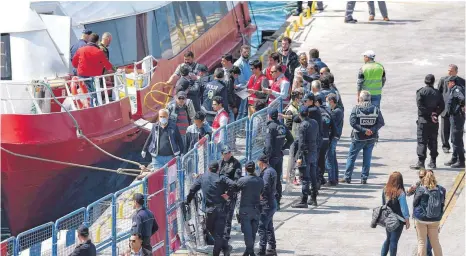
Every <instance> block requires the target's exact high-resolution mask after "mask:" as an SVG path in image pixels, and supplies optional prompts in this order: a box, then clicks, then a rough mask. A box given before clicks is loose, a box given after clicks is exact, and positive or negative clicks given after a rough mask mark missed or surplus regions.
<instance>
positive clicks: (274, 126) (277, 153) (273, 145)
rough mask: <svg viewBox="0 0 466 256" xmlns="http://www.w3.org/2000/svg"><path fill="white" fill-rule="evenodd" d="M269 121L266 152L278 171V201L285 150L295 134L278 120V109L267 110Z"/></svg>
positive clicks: (278, 199)
mask: <svg viewBox="0 0 466 256" xmlns="http://www.w3.org/2000/svg"><path fill="white" fill-rule="evenodd" d="M267 114H268V116H269V117H268V121H267V130H266V136H265V148H264V154H265V155H267V156H268V157H269V164H270V166H271V167H272V168H273V169H274V170H275V171H276V172H277V177H278V180H277V195H276V198H277V203H278V205H280V200H281V198H282V182H281V180H282V174H283V150H284V149H287V148H290V146H291V144H292V143H293V140H294V139H293V135H292V134H291V132H290V130H288V129H287V128H286V126H285V125H284V124H282V123H280V122H279V121H278V110H277V109H272V108H271V109H269V110H267Z"/></svg>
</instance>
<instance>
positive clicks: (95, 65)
mask: <svg viewBox="0 0 466 256" xmlns="http://www.w3.org/2000/svg"><path fill="white" fill-rule="evenodd" d="M98 41H99V35H97V34H96V33H92V34H91V35H90V36H89V42H88V44H87V45H86V46H84V47H81V48H79V49H78V51H77V52H76V54H75V55H74V57H73V60H72V64H73V67H75V68H76V69H77V74H78V76H79V77H80V78H92V77H94V76H100V75H102V70H103V69H104V68H105V69H106V70H107V72H108V73H113V72H114V70H113V66H112V63H110V61H108V60H107V57H106V56H105V53H104V52H103V51H102V50H100V48H99V46H98V45H97V42H98ZM84 82H85V84H86V86H87V89H88V91H89V92H90V93H92V94H91V107H93V106H95V105H94V100H96V103H95V104H97V95H96V94H95V93H94V92H95V91H96V90H95V86H94V81H93V80H92V79H89V80H85V81H84Z"/></svg>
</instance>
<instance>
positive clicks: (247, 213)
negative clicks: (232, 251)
mask: <svg viewBox="0 0 466 256" xmlns="http://www.w3.org/2000/svg"><path fill="white" fill-rule="evenodd" d="M239 215H240V220H241V231H242V232H243V234H244V243H245V245H246V253H249V254H253V253H254V243H255V242H256V234H257V229H258V228H259V218H260V212H259V209H254V208H252V207H244V208H240V211H239Z"/></svg>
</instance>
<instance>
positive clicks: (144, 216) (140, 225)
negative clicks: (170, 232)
mask: <svg viewBox="0 0 466 256" xmlns="http://www.w3.org/2000/svg"><path fill="white" fill-rule="evenodd" d="M131 219H132V221H133V226H132V228H131V232H132V233H133V234H141V236H142V237H143V238H147V237H151V236H152V235H153V234H154V233H155V232H157V230H159V225H157V221H156V220H155V217H154V214H153V213H152V212H151V211H149V210H147V209H146V208H144V207H142V208H140V209H139V210H138V211H137V212H136V213H135V214H134V215H133V217H132V218H131Z"/></svg>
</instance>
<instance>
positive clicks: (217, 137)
mask: <svg viewBox="0 0 466 256" xmlns="http://www.w3.org/2000/svg"><path fill="white" fill-rule="evenodd" d="M270 108H276V109H278V110H279V111H282V108H283V106H282V100H281V98H280V97H279V98H277V99H276V100H275V101H273V102H272V103H271V104H269V106H268V107H267V108H265V109H262V110H261V111H258V112H256V113H254V114H253V115H252V116H251V117H250V118H247V117H246V118H243V119H240V120H238V121H235V122H232V123H230V124H228V125H226V126H224V127H221V128H220V129H218V130H217V131H216V132H215V133H214V134H213V135H212V139H210V140H209V136H208V135H207V136H205V137H204V138H202V139H201V140H199V142H198V143H196V144H195V146H194V148H193V149H192V150H191V151H189V152H188V153H186V154H185V155H184V156H183V158H181V159H179V158H174V159H172V160H171V161H170V162H169V163H168V164H167V165H165V166H164V167H163V168H161V169H159V170H157V171H155V172H153V173H151V174H150V175H148V176H147V177H145V178H144V179H143V180H142V181H138V182H135V183H133V184H132V185H130V186H129V187H126V188H124V189H122V190H120V191H118V192H116V193H115V194H109V195H107V196H105V197H103V198H101V199H99V200H97V201H96V202H94V203H92V204H90V205H89V206H88V207H87V208H81V209H78V210H76V211H74V212H72V213H70V214H68V215H66V216H64V217H62V218H60V219H58V220H57V221H56V222H55V223H52V222H51V223H47V224H44V225H42V226H39V227H36V228H34V229H31V230H28V231H25V232H23V233H21V234H19V235H18V236H17V237H16V239H15V238H9V239H8V240H5V241H2V243H1V252H2V255H14V256H17V255H19V254H20V253H22V252H25V251H27V250H29V253H30V254H31V255H36V254H37V255H42V254H50V255H53V256H56V255H68V254H70V253H71V251H72V250H73V249H74V248H75V246H76V244H77V239H76V229H77V228H78V227H79V225H81V224H85V225H86V226H88V227H89V230H90V235H91V239H92V240H93V242H94V243H95V244H96V248H97V251H98V254H99V255H102V254H105V255H117V254H122V253H125V252H126V250H127V249H128V241H127V238H128V237H129V236H130V235H131V232H130V231H131V227H132V220H131V217H132V215H133V214H134V209H133V206H132V201H133V200H132V198H133V195H134V193H142V194H144V196H145V197H146V199H147V200H146V205H147V208H148V209H149V210H151V211H152V212H153V213H154V216H155V218H156V221H157V223H158V225H159V231H158V232H156V233H155V234H154V235H153V236H152V237H151V244H152V245H153V247H152V252H153V254H154V255H157V256H163V255H170V253H172V252H175V251H176V250H178V249H179V248H183V247H185V246H186V244H187V243H186V242H187V239H186V238H188V237H189V236H191V237H195V238H194V239H195V240H196V243H195V246H196V247H197V249H200V250H203V249H205V248H206V244H205V240H204V238H203V234H201V232H202V230H201V229H200V228H199V227H200V225H201V222H203V221H205V220H204V218H205V217H204V216H203V212H202V210H201V208H202V207H195V208H196V209H193V208H192V207H191V208H192V209H191V211H190V213H191V216H192V217H190V218H191V219H190V220H189V223H185V221H184V219H183V216H182V209H181V202H182V201H183V199H184V198H185V197H186V196H187V193H188V190H189V188H190V187H191V185H192V184H193V182H194V178H193V175H194V174H202V173H204V172H206V171H207V170H208V165H209V163H210V162H211V161H214V160H218V159H219V158H220V154H219V150H220V146H221V145H222V144H223V143H225V144H226V145H228V146H230V148H231V149H232V151H233V154H234V155H235V157H236V158H237V159H238V160H239V161H240V162H241V163H242V164H244V163H245V162H246V161H247V160H253V161H255V160H256V159H257V157H258V156H259V155H260V154H262V151H263V149H264V146H265V127H266V119H267V111H268V109H270ZM201 200H202V193H201V195H200V196H199V197H198V198H197V201H198V204H201V203H200V202H201ZM185 224H189V225H191V226H194V232H190V231H189V229H188V230H186V229H185ZM187 232H190V233H189V234H188V233H187ZM193 233H195V234H193ZM4 252H6V253H5V254H4Z"/></svg>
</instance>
